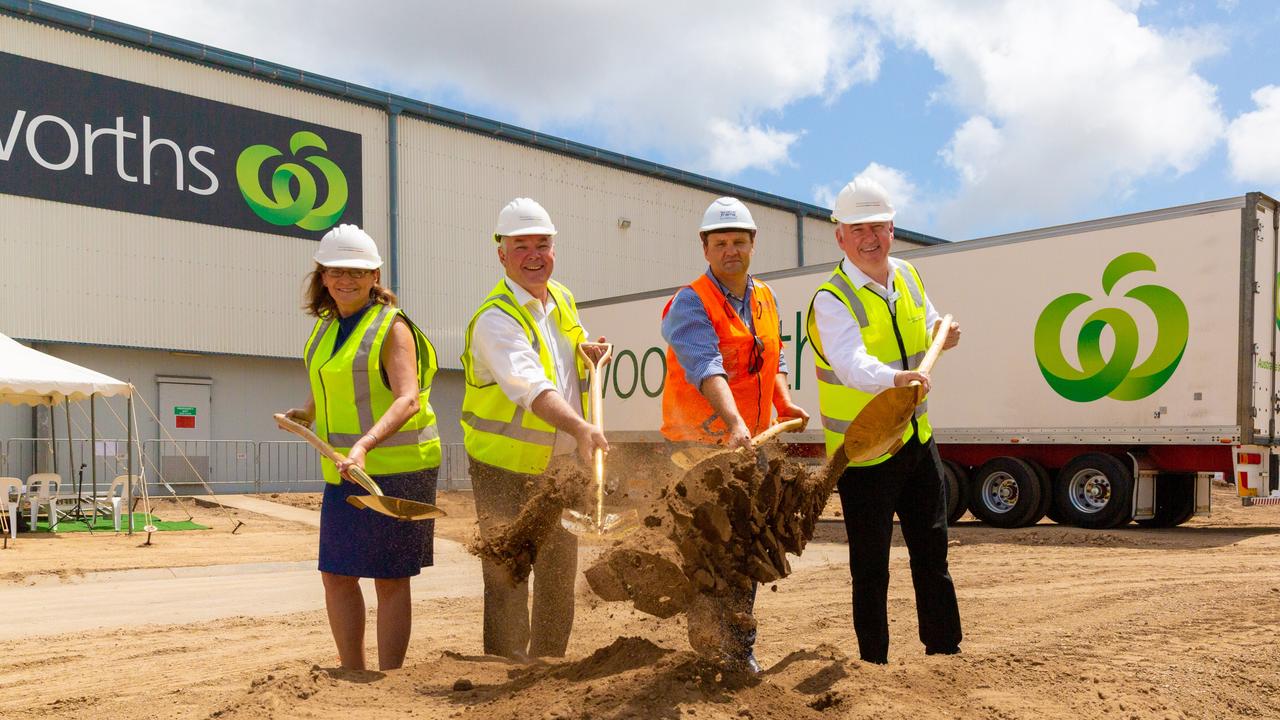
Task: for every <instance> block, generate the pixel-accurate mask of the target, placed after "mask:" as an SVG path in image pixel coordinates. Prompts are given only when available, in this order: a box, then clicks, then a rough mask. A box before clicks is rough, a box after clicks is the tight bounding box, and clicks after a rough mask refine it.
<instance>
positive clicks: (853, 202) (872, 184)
mask: <svg viewBox="0 0 1280 720" xmlns="http://www.w3.org/2000/svg"><path fill="white" fill-rule="evenodd" d="M894 214H895V211H894V209H893V204H892V203H890V202H889V193H888V191H886V190H885V189H884V188H883V187H882V186H881V185H880V183H878V182H876V181H875V180H872V179H871V178H866V177H861V178H854V180H853V182H851V183H849V184H848V185H845V186H844V189H843V190H841V191H840V194H839V195H838V196H836V206H835V208H834V209H832V211H831V219H832V220H834V221H835V222H838V223H844V224H845V225H856V224H858V223H876V222H889V221H890V220H893V216H894Z"/></svg>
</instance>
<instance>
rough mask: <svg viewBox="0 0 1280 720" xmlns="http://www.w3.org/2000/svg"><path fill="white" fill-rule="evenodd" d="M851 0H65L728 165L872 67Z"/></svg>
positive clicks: (791, 135) (868, 40)
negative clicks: (786, 112) (636, 1)
mask: <svg viewBox="0 0 1280 720" xmlns="http://www.w3.org/2000/svg"><path fill="white" fill-rule="evenodd" d="M850 1H851V0H800V1H797V2H788V3H776V2H771V1H770V0H750V1H746V2H731V1H729V0H719V1H716V2H703V3H689V2H682V1H680V0H654V1H653V2H649V3H647V4H645V6H644V8H643V9H638V8H637V6H634V5H631V4H627V3H592V2H580V1H578V0H548V1H546V2H525V3H498V4H493V3H450V4H445V5H442V4H437V3H418V2H399V3H392V2H365V3H349V2H339V1H338V0H312V1H303V0H291V1H283V0H282V1H278V2H258V1H257V0H252V1H251V0H188V1H187V2H182V3H175V4H172V5H173V8H174V9H172V10H170V9H167V8H168V7H169V6H168V5H167V4H164V3H160V4H156V3H152V2H141V1H140V0H62V2H63V4H67V5H71V6H73V7H76V8H77V9H82V10H85V11H86V12H91V13H95V14H100V15H103V16H105V17H110V18H112V19H117V20H121V21H124V22H130V23H134V24H137V25H141V26H143V27H147V28H150V29H155V30H158V31H161V32H166V33H170V34H173V35H178V36H180V37H183V38H187V39H191V40H195V41H197V42H203V43H207V44H210V45H214V46H218V47H224V48H227V49H231V50H235V51H237V52H242V53H245V54H249V55H254V56H256V57H261V58H263V59H266V60H271V61H274V62H280V63H284V64H288V65H293V66H296V67H299V68H302V69H305V70H308V71H311V72H319V73H323V74H326V75H330V76H333V77H337V78H342V79H346V80H354V81H357V82H361V83H364V84H369V85H375V86H379V87H385V86H386V85H387V83H388V82H394V83H395V88H394V89H396V90H398V91H401V92H404V93H406V94H411V95H414V96H416V97H422V98H424V99H428V100H431V99H432V98H440V97H443V98H444V100H443V101H442V104H448V99H449V98H459V97H461V98H463V99H465V100H466V101H467V102H469V103H475V104H477V105H479V106H480V107H482V108H484V107H487V108H493V109H494V110H493V112H492V113H490V114H495V115H497V114H500V115H502V117H503V119H508V120H511V121H513V122H517V123H520V124H524V125H527V126H531V127H533V128H535V129H538V128H545V127H547V126H551V127H556V126H561V127H563V126H575V125H581V126H584V127H591V128H594V129H598V130H602V131H603V132H604V134H605V135H606V137H607V138H608V141H609V144H610V146H611V147H615V148H618V149H620V150H622V151H624V152H630V153H634V154H644V153H646V152H647V151H651V150H653V149H661V150H662V151H663V154H664V155H665V156H666V157H668V158H671V159H672V160H673V161H674V162H677V163H679V164H681V165H683V166H686V167H688V166H692V167H694V168H697V169H701V170H704V171H710V172H715V173H721V174H725V175H732V174H734V173H737V172H740V171H742V170H745V169H747V168H764V169H770V168H774V167H777V166H778V165H779V164H780V163H784V162H786V161H787V158H788V150H789V148H790V146H791V145H792V143H794V142H795V141H796V139H797V137H799V135H800V133H801V131H802V129H801V128H795V129H789V128H785V127H780V128H775V127H772V126H771V125H770V122H769V121H771V120H772V121H773V125H776V124H777V122H776V120H777V118H778V116H779V114H780V112H781V111H782V110H783V109H784V108H786V107H787V106H788V105H790V104H792V103H795V102H797V101H800V100H804V99H808V98H819V99H822V100H826V101H829V100H831V99H832V98H834V97H837V96H839V95H840V94H841V93H843V92H844V91H845V90H846V89H847V88H849V87H850V86H852V85H854V84H856V83H863V82H870V81H872V80H874V79H875V78H876V76H877V74H878V72H879V67H880V51H879V46H878V44H877V38H876V34H875V33H874V32H871V31H868V30H867V29H866V28H863V27H861V25H860V23H859V22H858V21H856V20H855V19H854V17H853V15H852V13H851V11H850V10H849V9H848V8H847V7H845V5H847V4H848V3H849V2H850ZM438 101H439V100H438Z"/></svg>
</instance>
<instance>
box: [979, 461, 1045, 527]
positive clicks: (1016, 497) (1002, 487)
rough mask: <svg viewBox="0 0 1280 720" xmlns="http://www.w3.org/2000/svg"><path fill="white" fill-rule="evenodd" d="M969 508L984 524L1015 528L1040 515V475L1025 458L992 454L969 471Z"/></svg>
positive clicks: (1032, 521)
mask: <svg viewBox="0 0 1280 720" xmlns="http://www.w3.org/2000/svg"><path fill="white" fill-rule="evenodd" d="M970 485H971V487H970V490H969V511H970V512H972V513H973V515H974V517H976V518H978V519H979V520H981V521H982V522H984V523H987V524H988V525H992V526H995V527H1002V528H1016V527H1023V526H1024V525H1031V524H1034V523H1035V522H1037V521H1038V520H1040V518H1041V517H1043V516H1044V510H1042V509H1041V503H1042V498H1041V493H1042V488H1041V485H1040V476H1038V475H1037V474H1036V471H1035V468H1033V467H1031V466H1030V465H1029V464H1027V462H1026V461H1025V460H1021V459H1019V458H1015V457H998V458H992V459H991V460H988V461H986V462H985V463H983V464H982V467H980V468H978V471H977V472H975V473H974V475H973V481H972V482H971V483H970Z"/></svg>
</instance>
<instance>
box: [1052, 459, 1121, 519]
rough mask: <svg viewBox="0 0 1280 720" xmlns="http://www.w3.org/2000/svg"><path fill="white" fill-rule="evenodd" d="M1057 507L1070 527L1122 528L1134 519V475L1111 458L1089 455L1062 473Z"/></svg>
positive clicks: (1056, 494)
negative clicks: (1132, 509)
mask: <svg viewBox="0 0 1280 720" xmlns="http://www.w3.org/2000/svg"><path fill="white" fill-rule="evenodd" d="M1054 503H1056V504H1057V506H1058V508H1057V511H1058V513H1059V514H1060V515H1061V516H1062V521H1063V522H1064V523H1066V524H1068V525H1075V526H1076V527H1082V528H1090V529H1094V530H1102V529H1106V528H1113V527H1118V526H1120V525H1123V524H1125V523H1127V522H1129V519H1130V518H1131V517H1132V513H1131V507H1132V504H1133V473H1132V472H1130V471H1129V468H1127V467H1125V465H1124V463H1122V462H1120V460H1118V459H1116V458H1115V457H1113V456H1111V455H1107V454H1106V453H1085V454H1084V455H1081V456H1079V457H1076V458H1073V459H1072V460H1071V462H1069V463H1067V464H1066V465H1065V466H1063V468H1062V470H1060V471H1059V472H1058V483H1057V485H1056V486H1055V487H1054Z"/></svg>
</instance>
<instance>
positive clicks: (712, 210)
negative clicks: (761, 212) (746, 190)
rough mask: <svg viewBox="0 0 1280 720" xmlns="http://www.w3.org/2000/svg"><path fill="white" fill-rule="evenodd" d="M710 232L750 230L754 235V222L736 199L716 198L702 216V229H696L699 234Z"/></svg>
mask: <svg viewBox="0 0 1280 720" xmlns="http://www.w3.org/2000/svg"><path fill="white" fill-rule="evenodd" d="M712 230H750V231H751V232H753V233H754V232H755V231H756V221H755V220H753V219H752V218H751V211H750V210H748V209H747V206H746V205H743V204H742V201H741V200H739V199H738V198H731V197H722V198H716V200H715V202H713V203H711V204H710V205H708V206H707V211H706V212H704V213H703V214H702V227H700V228H698V231H699V232H710V231H712Z"/></svg>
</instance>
